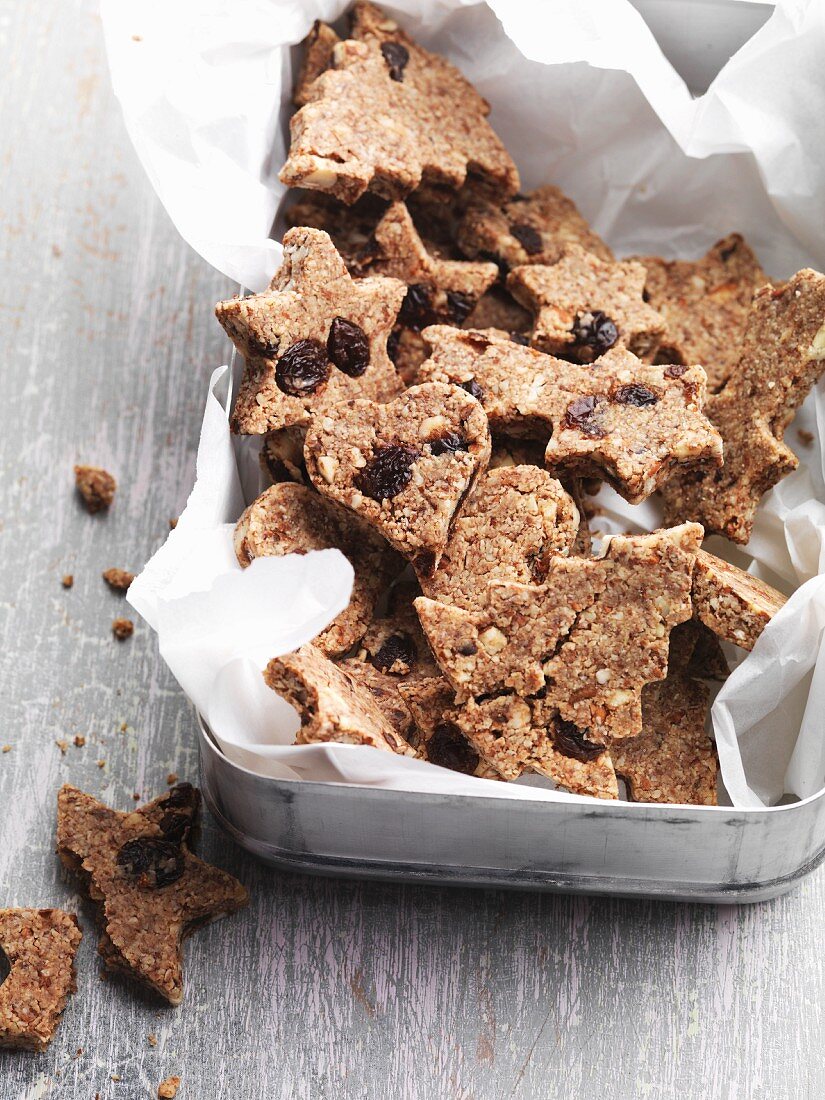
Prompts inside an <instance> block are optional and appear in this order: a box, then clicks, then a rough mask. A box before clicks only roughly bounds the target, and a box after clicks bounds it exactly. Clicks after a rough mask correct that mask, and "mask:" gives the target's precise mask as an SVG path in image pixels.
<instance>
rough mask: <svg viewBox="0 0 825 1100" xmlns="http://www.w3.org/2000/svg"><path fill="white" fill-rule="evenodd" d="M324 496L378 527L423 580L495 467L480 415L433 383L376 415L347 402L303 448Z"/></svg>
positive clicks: (466, 397) (457, 393) (370, 405)
mask: <svg viewBox="0 0 825 1100" xmlns="http://www.w3.org/2000/svg"><path fill="white" fill-rule="evenodd" d="M304 458H305V461H306V467H307V472H308V473H309V476H310V477H311V478H312V481H313V484H314V485H315V486H316V487H317V488H318V489H319V490H320V491H321V492H322V493H324V494H325V495H326V496H328V497H331V498H332V499H333V500H335V501H338V503H339V504H343V505H345V506H346V507H347V508H351V509H352V510H353V511H354V512H356V513H357V514H358V515H359V516H361V518H362V519H365V520H367V522H369V523H371V524H373V526H374V527H376V528H377V529H378V530H379V531H380V532H381V534H382V535H383V536H384V537H385V538H386V539H387V541H388V542H389V543H391V544H392V545H393V546H394V547H395V548H396V550H399V551H400V552H401V553H402V554H404V555H405V556H406V557H408V558H409V559H410V560H411V561H413V562H414V563H415V567H416V570H417V571H418V572H419V573H420V574H423V575H427V574H428V573H430V572H432V570H433V569H434V568H435V567H436V566H437V564H438V562H439V561H440V559H441V555H442V553H443V552H444V548H445V546H446V545H447V542H448V540H449V537H450V531H451V528H452V524H453V520H454V518H455V516H456V515H457V513H458V511H459V509H460V508H461V505H462V504H463V502H464V499H465V498H466V496H467V494H468V493H469V491H470V489H471V488H472V486H473V483H474V482H475V480H476V478H477V477H478V475H479V474H480V473H482V472H483V471H484V470H485V468H486V466H487V463H488V461H489V459H490V430H489V427H488V424H487V416H486V414H485V412H484V410H483V409H482V407H481V405H480V404H479V403H478V401H476V399H475V398H474V397H471V396H470V394H469V393H467V392H466V391H465V390H463V389H461V387H460V386H452V385H449V384H447V383H443V382H430V383H427V384H425V385H421V386H413V387H412V388H411V389H409V390H406V391H405V392H404V393H403V394H401V395H400V396H399V397H397V398H395V400H394V401H391V402H389V404H386V405H378V404H376V403H375V402H373V401H365V400H360V399H356V400H351V401H347V402H344V403H342V404H341V405H339V406H338V407H337V408H336V409H335V410H330V411H329V413H328V414H327V415H326V416H323V417H319V418H317V419H316V420H315V421H314V422H313V424H312V426H311V427H310V429H309V431H308V432H307V439H306V444H305V447H304Z"/></svg>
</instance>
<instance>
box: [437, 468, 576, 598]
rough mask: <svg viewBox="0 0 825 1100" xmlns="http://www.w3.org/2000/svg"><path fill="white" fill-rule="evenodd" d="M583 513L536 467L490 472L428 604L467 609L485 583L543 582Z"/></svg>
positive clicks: (455, 534)
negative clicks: (438, 603)
mask: <svg viewBox="0 0 825 1100" xmlns="http://www.w3.org/2000/svg"><path fill="white" fill-rule="evenodd" d="M578 529H579V511H578V509H577V508H576V505H575V504H574V503H573V499H572V498H571V497H570V496H569V494H568V493H566V492H565V491H564V489H563V488H562V486H561V484H560V483H559V482H558V481H556V480H555V479H554V478H552V477H551V476H550V475H549V474H548V473H547V472H546V471H545V470H540V469H539V468H538V467H536V466H511V467H509V468H503V469H498V470H490V471H488V472H487V473H486V474H484V475H483V476H482V477H480V478H479V479H478V481H477V482H476V485H475V488H474V489H473V492H472V493H471V494H470V496H469V497H468V498H467V501H466V503H465V504H464V507H463V508H462V509H461V512H460V513H459V515H458V517H457V518H456V521H455V523H454V524H453V529H452V533H451V535H450V541H449V542H448V543H447V548H446V550H445V551H444V554H443V556H442V558H441V561H440V562H439V564H438V568H437V569H436V570H435V572H434V573H432V575H431V576H426V575H425V576H422V577H421V578H420V583H421V589H422V591H423V593H424V595H425V596H429V597H430V599H434V600H440V601H441V602H442V603H447V604H452V605H453V606H454V607H462V608H467V609H470V608H472V607H474V606H475V605H476V604H477V602H478V596H479V593H480V592H482V591H483V590H484V587H485V585H486V583H487V582H489V581H494V580H499V581H505V580H506V581H519V582H522V583H525V584H541V583H542V581H543V580H544V579H545V577H546V576H547V572H548V570H549V568H550V563H551V562H552V560H553V558H554V557H555V556H556V555H557V554H562V555H566V554H567V553H569V551H570V548H571V547H572V545H573V542H574V541H575V538H576V534H577V532H578Z"/></svg>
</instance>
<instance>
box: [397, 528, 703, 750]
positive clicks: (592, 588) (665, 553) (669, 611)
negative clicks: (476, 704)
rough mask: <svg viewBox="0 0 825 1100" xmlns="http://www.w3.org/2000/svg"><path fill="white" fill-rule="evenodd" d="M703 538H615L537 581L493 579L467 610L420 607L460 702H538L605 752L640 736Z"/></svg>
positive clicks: (688, 534)
mask: <svg viewBox="0 0 825 1100" xmlns="http://www.w3.org/2000/svg"><path fill="white" fill-rule="evenodd" d="M701 540H702V529H701V527H700V526H699V525H698V524H684V525H683V526H681V527H676V528H671V529H669V530H662V531H655V532H654V533H653V534H651V535H634V536H618V535H617V536H615V537H614V538H612V539H611V540H610V542H609V544H608V549H607V552H606V554H605V556H604V557H603V558H598V559H587V558H563V557H555V558H553V559H552V560H551V562H550V568H549V570H548V573H547V577H546V580H545V582H544V583H543V584H542V585H525V584H515V583H512V582H491V583H489V584H488V585H487V586H486V601H483V602H482V604H481V605H480V606H478V607H476V608H475V609H473V610H471V611H465V610H463V609H461V608H457V607H452V606H450V605H448V604H443V603H439V602H438V601H436V600H430V599H427V598H426V597H421V598H419V599H418V600H416V601H415V606H416V610H417V611H418V615H419V618H420V620H421V625H422V626H423V628H424V633H425V634H426V635H427V639H428V641H429V643H430V648H431V649H432V651H433V654H434V656H435V659H436V661H437V662H438V664H439V666H440V668H441V670H442V672H443V673H444V675H445V676H446V677H447V679H448V680H449V681H450V683H451V684H452V686H453V687H454V688H455V690H456V695H457V699H458V700H459V701H465V700H467V699H470V698H475V699H476V700H478V699H479V697H485V696H494V695H501V694H502V693H505V692H509V693H512V694H514V695H516V696H519V697H521V698H530V697H535V696H538V697H540V698H542V699H543V700H545V701H546V703H547V705H548V706H549V707H551V708H552V709H554V710H556V711H557V712H558V715H559V718H560V719H561V720H562V721H563V722H571V723H573V725H574V726H576V728H577V729H578V730H579V731H583V732H582V736H586V737H587V738H588V739H589V740H591V741H593V742H595V743H597V744H600V745H603V744H604V743H605V742H606V740H607V739H608V738H619V737H634V736H636V735H637V734H639V733H641V730H642V715H641V692H642V688H643V687H644V686H645V684H648V683H651V682H653V681H654V680H661V679H663V678H664V676H665V675H666V673H667V657H668V638H669V634H670V631H671V630H672V629H673V627H674V626H676V625H677V624H678V623H681V622H684V621H685V620H686V619H688V618H690V615H691V611H692V608H691V600H690V591H691V578H692V573H693V567H694V563H695V560H696V554H697V551H698V550H699V546H700V544H701ZM588 731H589V732H588Z"/></svg>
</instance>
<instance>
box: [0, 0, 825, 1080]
mask: <svg viewBox="0 0 825 1100" xmlns="http://www.w3.org/2000/svg"><path fill="white" fill-rule="evenodd" d="M94 7H95V5H94V4H93V2H92V0H74V2H70V0H30V2H28V3H21V2H19V0H18V2H17V3H11V2H10V0H7V2H5V3H2V4H0V64H1V65H2V73H3V76H2V81H3V84H2V87H3V96H2V99H0V135H2V137H1V138H0V140H2V159H1V160H0V185H2V190H1V191H0V194H2V200H1V201H0V249H2V260H3V262H2V269H0V284H1V285H0V318H2V322H1V323H2V335H3V343H2V348H3V351H2V357H0V363H2V368H0V369H2V381H3V395H4V405H3V414H2V432H0V454H2V482H0V494H2V526H0V562H2V568H0V676H1V677H2V680H1V682H2V725H0V744H2V743H4V742H9V743H10V744H11V745H12V746H13V747H12V751H11V752H9V753H8V754H5V755H0V904H26V905H48V904H61V905H66V906H69V907H74V906H76V905H77V904H78V898H77V895H76V892H75V887H74V884H73V883H72V882H70V881H69V880H68V879H66V878H65V877H64V876H63V875H62V874H61V872H60V870H59V868H58V863H57V860H56V858H55V856H54V854H53V830H54V805H55V802H54V800H55V793H56V791H57V788H58V786H59V785H60V784H61V783H62V782H64V781H66V780H70V781H72V782H74V783H76V784H78V785H80V786H82V787H84V788H85V789H87V790H89V791H91V792H93V793H95V794H99V795H100V796H102V797H104V798H106V799H108V800H110V801H111V802H112V804H115V805H118V806H121V807H127V806H129V805H130V804H131V795H132V793H133V792H134V791H139V792H141V793H143V794H145V795H147V796H151V795H152V794H154V793H155V792H157V791H158V790H159V789H161V788H163V786H164V783H165V778H166V775H167V772H169V771H170V770H174V771H176V772H178V773H179V774H180V775H181V777H191V778H194V777H195V774H196V767H197V763H196V754H195V748H194V744H195V742H194V736H193V723H192V715H191V713H190V710H189V708H188V706H187V704H186V702H185V701H184V699H183V698H182V697H181V695H180V693H179V691H178V690H177V688H176V686H175V684H174V683H173V681H172V679H171V677H170V676H169V674H168V673H167V672H166V670H165V668H164V666H163V665H162V663H161V662H160V660H159V659H158V656H157V652H156V648H155V645H154V641H153V638H152V637H151V636H150V634H149V632H148V630H146V629H145V628H144V627H142V626H140V625H139V626H138V628H137V632H136V635H135V637H134V638H133V639H132V640H131V641H129V642H127V643H125V644H123V645H118V644H116V643H115V642H114V641H113V640H112V638H111V636H110V633H109V623H110V621H111V619H112V617H113V616H114V615H116V614H117V613H118V612H119V611H120V610H121V608H122V602H121V601H120V599H119V598H118V597H117V596H115V595H113V594H111V593H110V592H109V591H108V590H107V589H106V587H105V585H104V584H103V582H102V580H101V579H100V571H101V570H102V569H104V568H106V567H107V566H109V565H122V566H126V567H131V568H136V567H138V566H139V565H140V564H141V563H142V562H143V561H144V560H145V558H146V557H147V555H148V554H149V553H150V552H151V551H152V550H153V549H154V548H155V547H156V546H157V545H158V544H159V542H160V541H161V540H162V539H163V537H164V535H165V532H166V529H167V521H168V518H169V517H170V516H173V515H175V514H177V512H178V511H179V510H180V508H181V506H182V504H183V502H184V500H185V498H186V494H187V490H188V488H189V486H190V483H191V479H192V472H193V457H194V455H193V448H194V445H195V442H196V439H197V432H198V424H199V420H200V413H201V406H202V402H203V399H204V387H205V384H206V380H207V378H208V376H209V371H210V369H211V368H212V367H213V366H214V365H215V364H216V363H218V362H219V361H220V359H221V358H222V357H223V356H224V354H225V344H224V341H223V339H222V337H221V334H220V332H219V330H218V327H217V325H216V324H215V322H214V320H213V318H212V316H211V309H212V303H213V302H214V301H215V300H216V299H217V298H218V297H219V296H221V295H223V294H225V293H226V292H227V291H230V290H231V289H232V288H231V287H229V286H228V284H227V282H226V280H224V279H223V278H221V277H220V276H219V275H217V274H216V273H215V272H214V271H212V270H210V269H209V268H208V267H207V266H206V264H204V263H203V262H201V261H200V260H199V259H198V258H197V257H195V256H194V255H193V254H192V253H191V252H190V250H189V249H188V248H187V247H186V246H185V245H184V244H183V242H182V241H180V240H179V239H178V237H177V235H176V234H175V232H174V230H173V229H172V228H171V226H170V225H169V222H168V220H167V218H166V216H165V214H164V212H163V210H162V209H161V208H160V206H159V204H158V203H157V201H156V200H155V198H154V197H153V195H152V193H151V191H150V188H149V185H148V184H147V183H146V181H145V180H144V179H143V178H142V175H141V171H140V169H139V167H138V165H137V162H136V160H135V157H134V155H133V153H132V151H131V149H130V147H129V145H128V141H127V139H126V135H125V133H124V131H123V127H122V124H121V120H120V116H119V112H118V109H117V106H116V104H115V102H114V99H113V97H112V94H111V92H110V89H109V86H108V76H107V72H106V68H105V62H104V58H103V51H102V45H101V34H100V26H99V21H98V19H97V17H96V15H95V14H94ZM77 460H89V461H95V462H100V463H102V464H104V465H105V466H107V467H109V468H110V469H112V470H113V471H115V472H116V473H117V475H118V476H119V477H120V480H121V491H120V495H119V497H118V500H117V503H116V506H115V507H114V509H113V510H112V513H111V515H109V516H108V517H96V518H94V517H89V516H88V515H86V514H85V513H84V512H83V511H82V510H81V509H80V508H79V507H78V505H77V503H76V502H75V500H74V498H73V495H72V476H71V467H72V464H73V463H74V462H75V461H77ZM66 572H73V573H74V575H75V587H74V588H73V589H72V590H71V591H69V592H64V591H63V589H62V588H61V586H60V578H61V576H62V574H63V573H66ZM124 721H125V722H126V723H128V729H127V731H126V732H125V733H121V732H119V729H120V726H121V723H122V722H124ZM75 733H82V734H84V735H85V736H86V737H87V738H88V743H87V745H86V747H85V748H82V749H77V748H74V747H73V746H71V747H70V748H69V749H68V751H67V753H66V755H65V756H62V755H61V753H60V751H59V750H58V749H57V748H56V746H55V744H54V742H55V739H62V738H68V739H71V737H72V736H73V735H74V734H75ZM98 759H104V760H105V761H106V766H105V768H103V769H99V768H98V767H97V765H96V761H97V760H98ZM204 832H205V835H204V841H203V850H204V853H205V855H206V856H207V858H211V859H213V860H214V861H216V862H218V863H220V864H221V865H223V866H225V867H227V868H230V869H233V870H234V871H236V873H237V874H238V875H239V876H240V877H241V878H242V879H243V880H244V882H246V883H247V884H248V886H249V888H250V890H251V891H252V898H253V901H252V906H251V908H250V909H249V911H248V912H247V913H245V914H243V915H241V916H239V917H237V918H234V919H232V920H229V921H225V922H223V923H220V924H217V925H214V926H212V927H211V928H208V929H206V930H205V931H203V932H201V933H200V934H198V935H197V936H196V937H195V938H194V939H193V940H192V941H190V943H189V945H188V950H187V982H188V989H187V997H186V1002H185V1004H184V1006H183V1007H182V1008H180V1009H177V1010H170V1009H163V1008H159V1007H158V1006H157V1005H156V1004H155V1003H154V1002H153V1001H151V1000H149V999H148V998H146V997H143V996H141V995H140V994H136V993H135V992H134V991H133V990H132V989H130V988H128V987H126V986H124V985H123V984H121V983H120V982H118V981H115V980H112V981H107V982H101V981H100V980H99V978H98V966H97V961H96V957H95V952H94V941H95V937H94V933H93V929H92V927H91V924H90V922H89V920H88V914H86V915H85V916H84V918H83V920H84V929H85V932H86V939H85V941H84V944H83V946H82V949H81V952H80V956H79V991H78V994H77V996H76V997H75V998H74V999H73V1001H72V1003H71V1004H70V1007H69V1009H68V1011H67V1013H66V1017H65V1019H64V1022H63V1025H62V1026H61V1029H60V1031H59V1033H58V1036H57V1038H56V1040H55V1042H54V1044H53V1046H52V1047H51V1049H50V1050H49V1051H48V1052H47V1053H46V1054H45V1055H43V1056H34V1055H21V1054H5V1055H3V1054H0V1097H2V1100H23V1098H24V1097H25V1098H26V1100H33V1098H34V1097H50V1098H51V1097H60V1098H75V1097H78V1098H88V1100H91V1098H92V1097H94V1096H95V1094H99V1095H100V1097H101V1098H106V1100H108V1098H113V1100H114V1098H118V1097H123V1098H129V1100H132V1098H138V1097H148V1096H154V1095H155V1090H156V1087H157V1084H158V1082H159V1081H160V1080H161V1079H162V1078H163V1077H164V1076H166V1075H167V1074H170V1073H178V1072H179V1073H182V1075H183V1079H184V1086H183V1089H182V1091H181V1093H180V1096H181V1098H182V1100H185V1098H192V1100H194V1098H198V1100H211V1098H213V1097H215V1098H216V1097H221V1096H232V1097H235V1098H238V1100H257V1098H258V1097H266V1098H269V1097H276V1098H281V1097H282V1098H284V1100H286V1098H292V1097H301V1098H303V1097H311V1098H313V1100H314V1098H317V1097H335V1098H338V1097H341V1098H349V1097H359V1098H360V1097H375V1098H380V1100H386V1098H387V1097H393V1098H394V1097H396V1096H398V1097H401V1096H403V1097H410V1098H413V1100H431V1098H433V1097H441V1096H444V1097H460V1098H468V1100H469V1098H471V1097H473V1098H494V1097H519V1098H527V1097H570V1096H582V1097H590V1096H599V1097H602V1098H605V1100H612V1098H616V1100H618V1098H622V1100H626V1098H628V1097H672V1096H677V1095H678V1096H679V1097H684V1098H703V1100H704V1098H705V1097H725V1098H728V1097H730V1098H736V1100H739V1098H749V1097H765V1098H770V1100H774V1098H779V1097H793V1098H800V1097H814V1096H820V1095H822V1093H823V1089H825V1070H824V1069H823V1055H822V1048H823V1036H825V1027H824V1026H823V999H824V998H823V993H825V964H823V950H822V926H823V920H824V919H825V875H823V874H822V873H821V872H820V873H818V874H817V875H815V876H814V877H813V878H812V879H811V880H809V881H808V883H806V884H805V885H804V886H803V887H802V888H801V889H800V890H799V891H798V892H797V893H795V894H793V895H791V896H790V897H786V898H784V899H780V900H779V901H777V902H774V903H769V904H765V905H761V906H758V907H755V908H752V909H744V908H743V909H739V910H737V909H734V908H723V909H718V908H712V907H701V906H694V907H688V906H671V905H664V904H658V903H654V902H650V903H644V902H635V903H630V902H623V901H595V900H588V899H581V898H579V899H570V898H563V897H542V896H531V895H506V894H503V893H474V892H469V891H456V892H450V891H446V890H435V889H418V888H413V887H398V888H393V887H389V886H374V885H368V884H367V885H359V884H339V883H334V882H326V881H320V880H312V879H307V878H301V877H298V876H291V875H279V874H275V873H273V872H271V871H269V870H267V869H265V868H262V867H260V866H258V865H256V864H255V863H253V862H252V861H251V860H249V859H247V858H246V857H245V856H244V855H243V854H242V853H240V852H239V851H238V850H237V849H236V848H234V847H233V845H232V844H231V843H229V842H228V841H227V840H226V839H224V838H223V837H222V836H221V835H220V834H219V833H218V832H217V831H216V830H215V829H214V828H213V827H211V826H210V825H209V823H207V825H206V828H205V831H204ZM150 1032H152V1033H154V1034H156V1035H157V1037H158V1045H157V1048H155V1049H153V1048H151V1047H150V1046H149V1044H148V1043H147V1040H146V1036H147V1035H148V1034H149V1033H150ZM79 1047H82V1048H83V1053H82V1054H81V1055H78V1056H77V1057H75V1052H76V1051H77V1049H78V1048H79ZM112 1075H117V1076H119V1077H120V1078H121V1080H120V1081H116V1082H115V1081H112V1080H111V1076H112Z"/></svg>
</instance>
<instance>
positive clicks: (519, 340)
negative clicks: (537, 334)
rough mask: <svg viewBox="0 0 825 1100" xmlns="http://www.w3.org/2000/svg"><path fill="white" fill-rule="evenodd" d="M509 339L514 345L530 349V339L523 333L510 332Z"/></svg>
mask: <svg viewBox="0 0 825 1100" xmlns="http://www.w3.org/2000/svg"><path fill="white" fill-rule="evenodd" d="M510 339H511V340H512V341H513V343H514V344H521V346H522V347H523V348H529V347H530V337H529V336H525V335H524V333H523V332H511V333H510Z"/></svg>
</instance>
